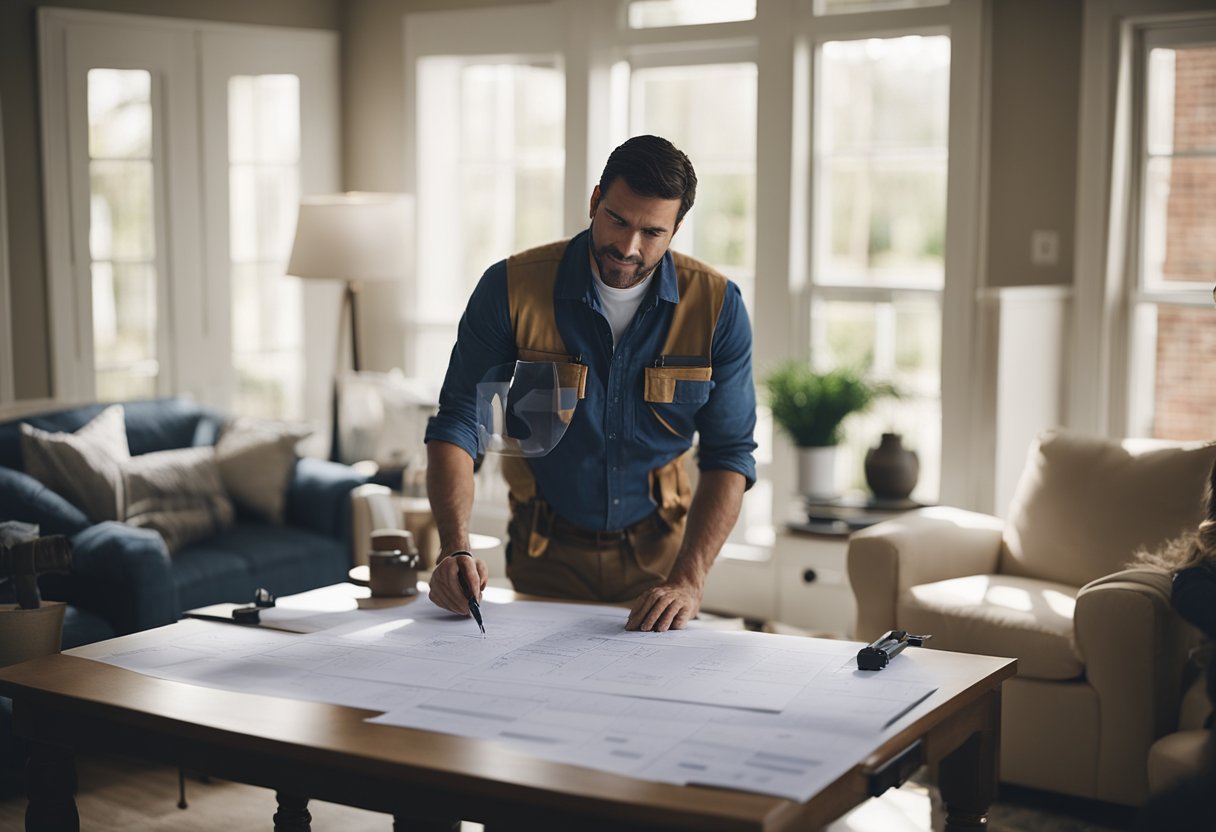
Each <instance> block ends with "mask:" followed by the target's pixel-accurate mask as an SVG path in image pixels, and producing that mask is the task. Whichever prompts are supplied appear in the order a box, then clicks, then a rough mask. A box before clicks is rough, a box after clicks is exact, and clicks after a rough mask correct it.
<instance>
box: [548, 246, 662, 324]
mask: <svg viewBox="0 0 1216 832" xmlns="http://www.w3.org/2000/svg"><path fill="white" fill-rule="evenodd" d="M590 244H591V229H589V228H588V229H586V230H584V231H582V232H580V233H579V234H578V235H577V236H575V237H574V239H572V240H571V241H570V245H568V246H566V251H565V253H564V254H563V255H562V266H563V267H564V268H562V269H561V270H560V271H559V272H558V276H557V286H556V288H555V289H554V293H553V295H554V297H556V298H563V299H566V300H581V301H583V302H584V303H588V304H590V305H591V306H596V305H597V304H598V303H599V295H598V294H596V291H595V281H594V280H593V278H592V276H591V262H590V258H589V257H588V256H587V246H588V245H590ZM655 277H657V278H658V279H657V280H655V281H654V286H653V287H651V290H650V292H649V293H648V295H647V296H648V297H651V298H653V297H655V293H656V290H657V295H658V300H665V301H667V302H668V303H679V302H680V288H679V284H678V283H677V282H676V264H675V260H674V259H673V258H672V256H671V250H670V249H668V250H667V252H666V253H665V254H664V255H663V259H662V260H661V261H659V265H658V266H657V267H656V269H655Z"/></svg>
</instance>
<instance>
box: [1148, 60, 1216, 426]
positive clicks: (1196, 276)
mask: <svg viewBox="0 0 1216 832" xmlns="http://www.w3.org/2000/svg"><path fill="white" fill-rule="evenodd" d="M1214 148H1216V48H1207V49H1179V50H1178V51H1177V52H1176V63H1175V76H1174V151H1175V153H1179V152H1183V151H1187V150H1198V149H1205V150H1208V151H1211V150H1212V149H1214ZM1166 218H1167V226H1166V251H1165V263H1164V272H1165V274H1164V277H1165V279H1166V280H1179V281H1188V282H1192V281H1193V282H1198V283H1204V284H1206V285H1207V286H1212V285H1216V157H1214V156H1208V157H1202V156H1192V157H1186V158H1175V159H1174V160H1173V163H1172V166H1171V170H1170V195H1169V202H1168V203H1167V205H1166ZM1153 433H1154V435H1156V436H1159V437H1162V438H1165V439H1211V438H1216V305H1213V306H1211V307H1206V308H1194V307H1177V306H1159V307H1158V312H1157V390H1156V401H1155V415H1154V419H1153Z"/></svg>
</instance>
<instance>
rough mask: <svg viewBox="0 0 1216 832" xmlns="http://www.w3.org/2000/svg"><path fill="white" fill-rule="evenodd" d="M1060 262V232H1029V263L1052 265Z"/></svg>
mask: <svg viewBox="0 0 1216 832" xmlns="http://www.w3.org/2000/svg"><path fill="white" fill-rule="evenodd" d="M1058 262H1060V234H1059V232H1057V231H1046V230H1038V231H1031V232H1030V263H1031V265H1034V266H1054V265H1056V263H1058Z"/></svg>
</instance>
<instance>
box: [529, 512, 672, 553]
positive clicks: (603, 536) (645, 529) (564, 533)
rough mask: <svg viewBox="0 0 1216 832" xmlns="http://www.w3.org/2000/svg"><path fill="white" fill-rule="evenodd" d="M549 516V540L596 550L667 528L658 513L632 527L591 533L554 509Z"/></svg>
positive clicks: (541, 513)
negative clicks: (633, 536) (634, 536)
mask: <svg viewBox="0 0 1216 832" xmlns="http://www.w3.org/2000/svg"><path fill="white" fill-rule="evenodd" d="M545 508H548V506H545ZM545 513H546V512H545V511H544V509H542V510H541V511H540V512H539V514H540V515H541V516H543V515H544V514H545ZM548 514H549V523H548V531H549V534H548V535H547V536H548V537H549V538H551V539H553V540H557V541H559V542H561V543H567V544H570V545H574V546H588V547H592V548H596V549H599V548H603V547H605V546H616V545H619V544H621V543H624V542H625V541H626V540H628V539H629V538H630V536H632V535H637V534H650V533H652V532H661V531H663V530H664V529H666V528H667V524H666V523H664V522H663V518H662V517H660V516H659V513H658V511H654V512H652V513H651V514H649V515H648V516H646V517H643V518H642V519H641V520H639V521H638V522H636V523H634V524H633V525H631V526H626V527H625V528H623V529H614V530H611V531H605V532H599V531H591V530H590V529H584V528H581V527H579V526H576V525H574V524H573V523H571V522H570V521H569V520H567V519H566V518H564V517H562V516H561V515H559V514H557V513H555V512H553V511H552V509H550V510H549V512H548ZM542 522H543V521H542Z"/></svg>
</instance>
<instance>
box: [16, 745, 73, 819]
mask: <svg viewBox="0 0 1216 832" xmlns="http://www.w3.org/2000/svg"><path fill="white" fill-rule="evenodd" d="M25 774H26V792H27V794H28V796H29V804H28V805H27V806H26V808H25V828H26V830H28V831H29V832H33V830H39V831H40V832H41V830H52V831H53V832H79V830H80V815H79V813H77V811H76V763H75V761H74V760H73V759H72V752H71V751H70V750H69V749H67V748H60V747H58V746H54V745H47V744H45V743H41V742H31V743H30V756H29V760H28V761H27V762H26V767H25Z"/></svg>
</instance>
